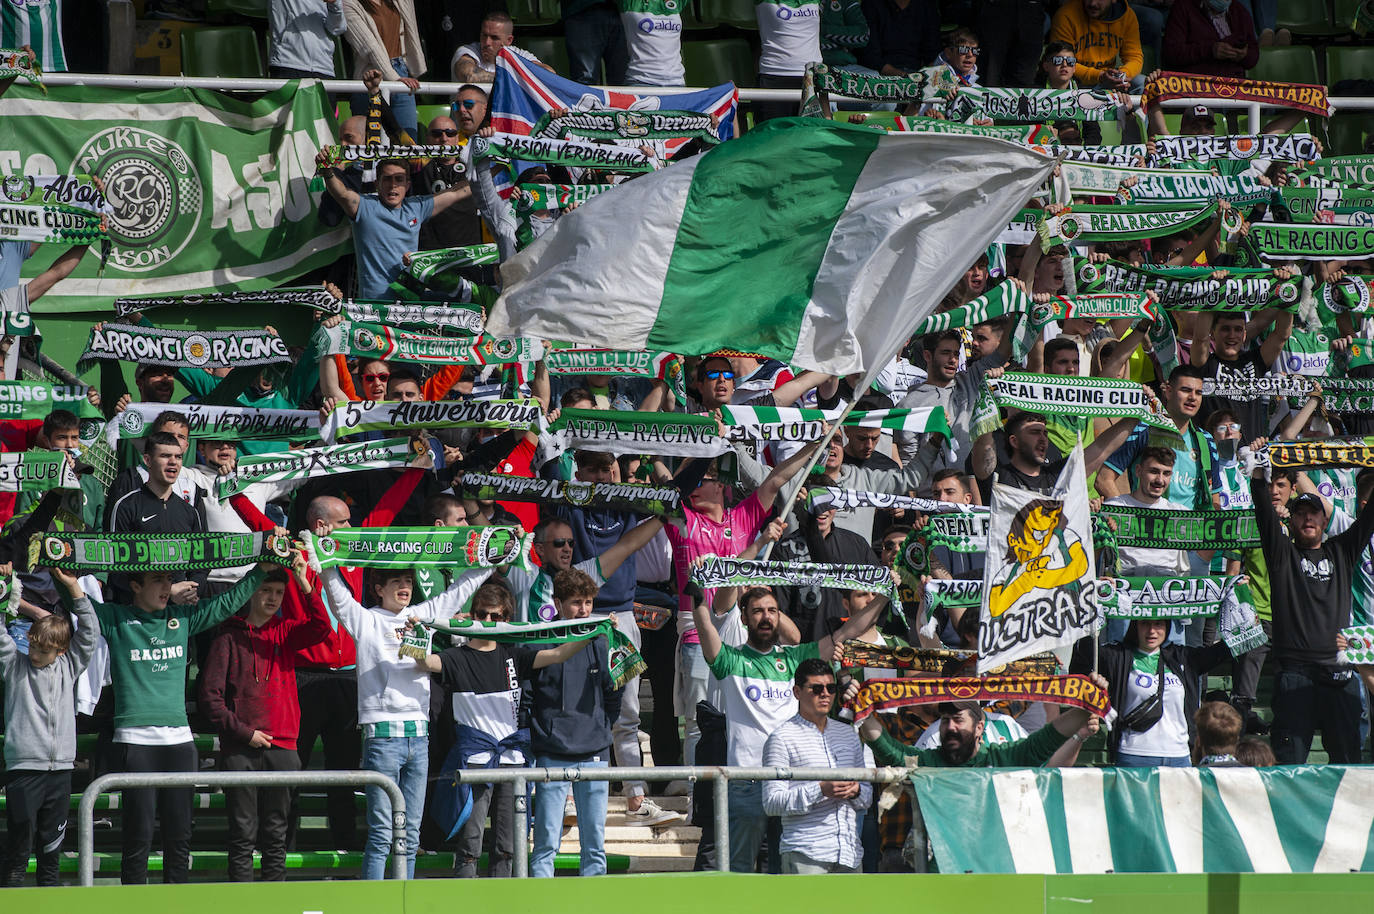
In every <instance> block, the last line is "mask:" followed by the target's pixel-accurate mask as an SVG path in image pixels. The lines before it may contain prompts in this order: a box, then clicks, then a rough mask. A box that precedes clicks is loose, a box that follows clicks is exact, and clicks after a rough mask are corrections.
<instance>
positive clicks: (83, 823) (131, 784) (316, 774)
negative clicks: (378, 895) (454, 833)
mask: <svg viewBox="0 0 1374 914" xmlns="http://www.w3.org/2000/svg"><path fill="white" fill-rule="evenodd" d="M349 786H363V787H380V788H382V789H383V790H385V791H386V793H387V796H389V797H391V876H392V878H393V879H405V878H406V801H405V797H404V796H403V795H402V794H401V788H400V787H398V786H396V782H395V781H393V780H392V779H391V778H389V777H387V776H386V775H384V774H382V773H381V772H378V771H204V772H202V771H165V772H159V771H149V772H128V771H117V772H114V773H113V774H106V775H102V776H100V777H98V778H96V779H95V780H94V781H91V783H90V785H89V786H88V787H87V788H86V789H85V790H83V791H82V792H81V804H80V806H79V807H78V808H77V812H76V854H77V876H78V882H79V883H80V884H81V885H95V801H96V798H97V797H99V796H100V795H101V794H102V793H105V792H107V791H109V790H114V789H121V790H127V789H129V788H149V789H157V788H164V787H349Z"/></svg>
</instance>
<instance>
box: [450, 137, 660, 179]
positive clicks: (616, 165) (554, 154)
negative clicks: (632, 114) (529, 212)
mask: <svg viewBox="0 0 1374 914" xmlns="http://www.w3.org/2000/svg"><path fill="white" fill-rule="evenodd" d="M468 149H470V150H471V151H472V153H471V154H472V158H473V161H476V160H477V159H480V158H484V157H492V158H497V159H505V160H507V161H517V160H518V161H522V162H541V163H544V164H547V165H571V166H573V167H576V168H595V169H597V170H598V171H624V172H630V173H642V172H649V171H654V170H656V169H658V168H659V167H660V166H659V162H658V159H656V158H653V157H652V156H646V155H645V154H644V153H643V152H642V151H641V150H639V149H633V148H630V147H628V146H605V145H600V144H597V143H584V142H580V141H578V140H555V139H549V138H540V137H533V136H517V135H516V134H513V133H494V134H492V135H491V136H490V137H481V136H475V137H473V138H472V139H471V140H469V141H468Z"/></svg>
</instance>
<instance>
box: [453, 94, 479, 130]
mask: <svg viewBox="0 0 1374 914" xmlns="http://www.w3.org/2000/svg"><path fill="white" fill-rule="evenodd" d="M454 104H455V105H462V106H463V107H464V108H466V109H468V110H469V111H471V110H472V109H473V108H476V107H477V99H475V98H462V99H459V100H458V101H456V102H454ZM449 136H453V134H451V133H450V134H449Z"/></svg>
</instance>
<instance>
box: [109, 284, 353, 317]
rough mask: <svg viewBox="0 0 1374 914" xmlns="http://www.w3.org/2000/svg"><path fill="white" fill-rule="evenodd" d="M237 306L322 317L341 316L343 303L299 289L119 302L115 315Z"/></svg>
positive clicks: (313, 290) (306, 288) (223, 310)
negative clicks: (308, 311) (293, 309)
mask: <svg viewBox="0 0 1374 914" xmlns="http://www.w3.org/2000/svg"><path fill="white" fill-rule="evenodd" d="M238 305H293V306H297V307H303V308H313V309H314V310H316V311H319V312H321V313H322V314H338V313H339V310H340V308H341V305H340V302H339V300H338V299H337V298H335V297H334V295H333V293H331V292H328V291H326V290H325V289H317V288H315V287H313V286H304V287H300V288H283V289H263V290H261V291H258V292H205V293H201V294H198V295H159V296H156V297H152V298H116V299H115V302H114V309H115V314H116V315H117V316H119V317H127V316H128V315H130V314H135V313H140V312H143V311H151V310H153V309H154V308H202V307H205V306H213V307H214V308H215V310H216V311H218V312H221V313H228V312H229V311H230V310H231V309H233V308H234V307H236V306H238Z"/></svg>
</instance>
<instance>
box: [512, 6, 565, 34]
mask: <svg viewBox="0 0 1374 914" xmlns="http://www.w3.org/2000/svg"><path fill="white" fill-rule="evenodd" d="M544 7H545V4H544V3H541V2H540V0H507V3H506V10H507V12H509V13H510V17H511V19H513V20H515V25H516V28H521V27H528V26H534V25H552V24H553V23H555V22H557V21H558V5H557V4H556V3H555V4H554V5H553V7H554V8H553V16H552V17H550V16H549V11H548V10H547V9H545V8H544Z"/></svg>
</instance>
